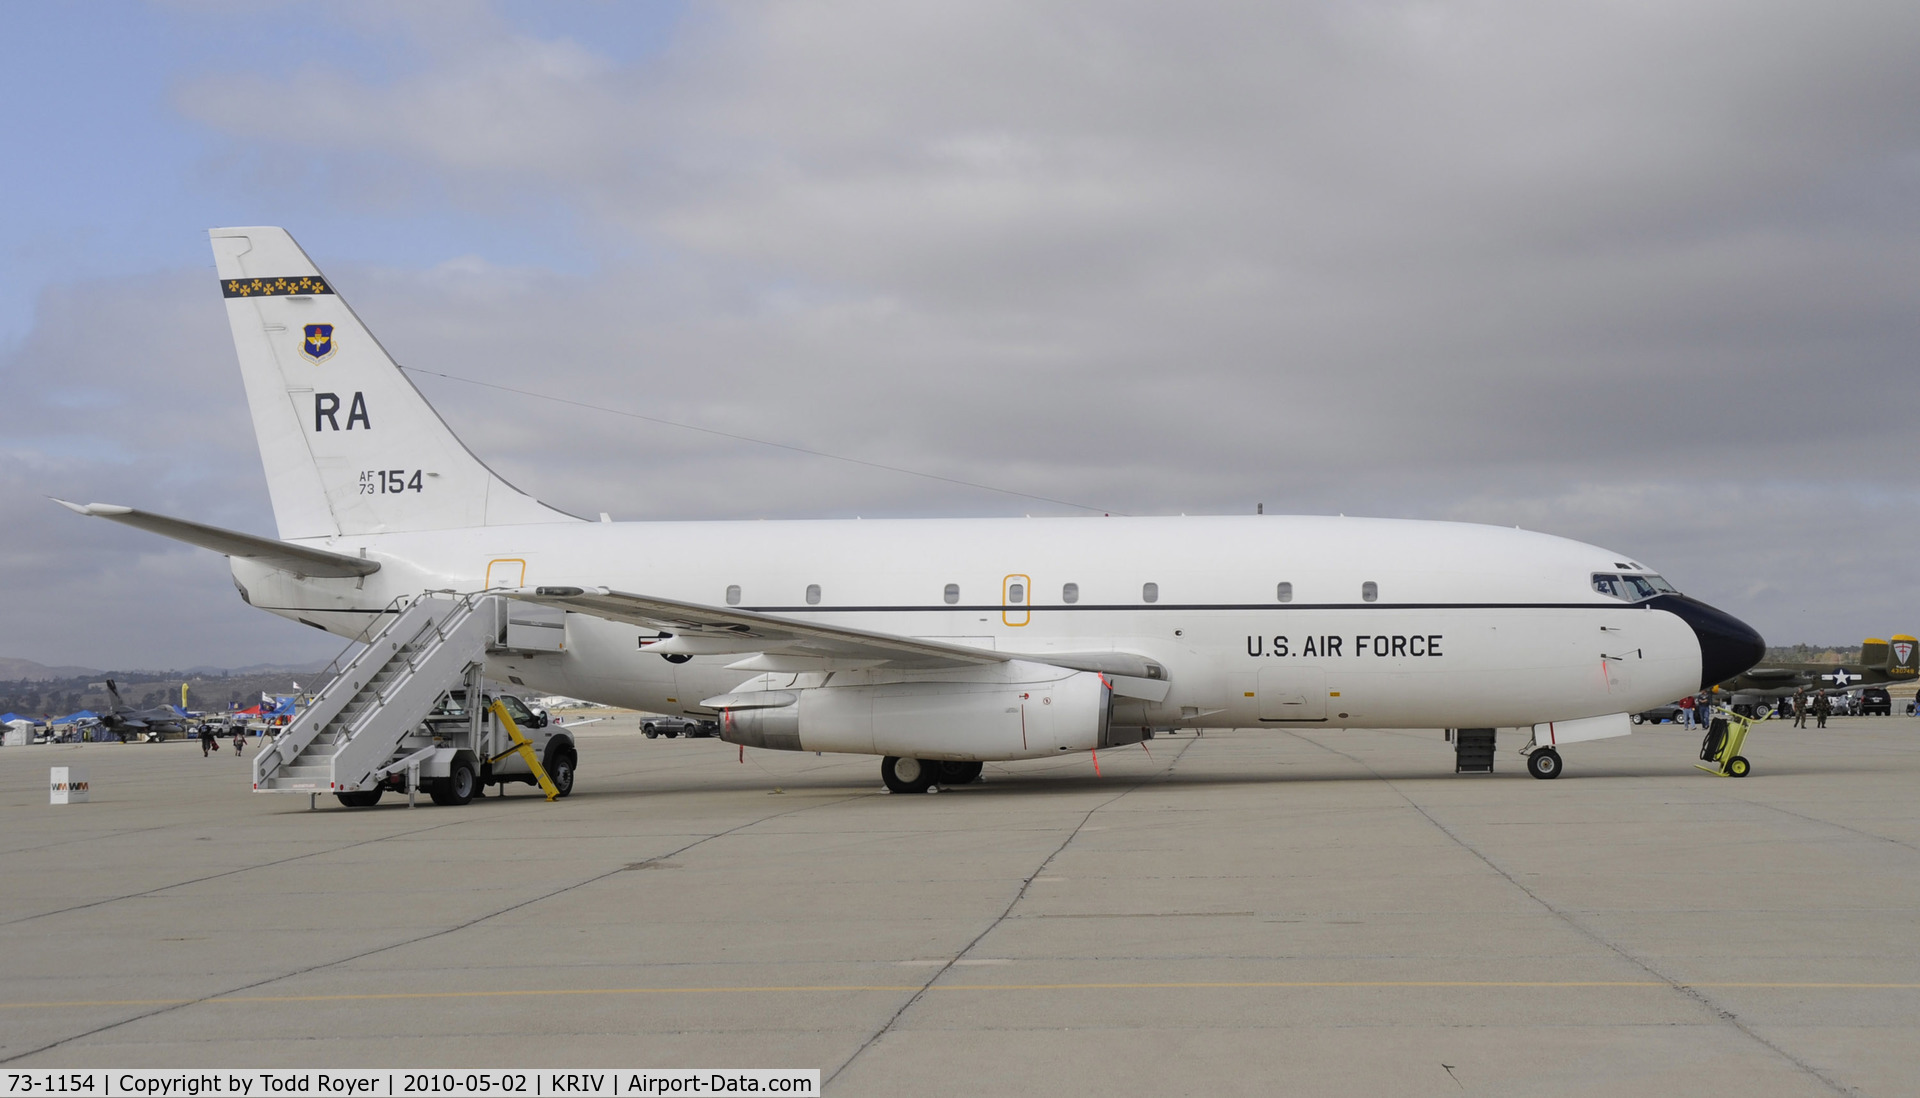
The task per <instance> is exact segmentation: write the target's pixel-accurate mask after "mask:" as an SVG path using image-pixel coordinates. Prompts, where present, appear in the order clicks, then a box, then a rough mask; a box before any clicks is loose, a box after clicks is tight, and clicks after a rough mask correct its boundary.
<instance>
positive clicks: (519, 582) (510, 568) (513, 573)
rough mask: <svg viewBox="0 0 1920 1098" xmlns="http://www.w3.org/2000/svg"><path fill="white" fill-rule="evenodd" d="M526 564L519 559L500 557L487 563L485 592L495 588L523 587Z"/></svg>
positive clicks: (524, 584) (525, 580) (525, 582)
mask: <svg viewBox="0 0 1920 1098" xmlns="http://www.w3.org/2000/svg"><path fill="white" fill-rule="evenodd" d="M526 585H527V562H526V561H524V560H522V559H520V558H519V557H500V558H498V559H496V560H490V561H488V562H487V590H489V591H491V590H492V589H494V588H495V587H525V586H526Z"/></svg>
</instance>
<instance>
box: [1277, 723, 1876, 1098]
mask: <svg viewBox="0 0 1920 1098" xmlns="http://www.w3.org/2000/svg"><path fill="white" fill-rule="evenodd" d="M1285 731H1286V733H1287V734H1288V735H1290V736H1293V737H1294V738H1296V739H1298V740H1300V741H1301V742H1303V743H1310V744H1312V745H1314V746H1315V747H1318V748H1320V749H1321V750H1323V751H1328V752H1331V753H1333V754H1335V755H1338V756H1340V757H1341V758H1343V759H1346V760H1348V761H1349V762H1352V763H1353V764H1354V765H1356V766H1358V767H1360V768H1361V769H1363V770H1365V771H1366V772H1367V773H1369V774H1372V775H1373V776H1374V778H1375V779H1376V780H1377V781H1379V782H1380V783H1381V784H1383V785H1385V786H1386V787H1387V788H1388V789H1389V790H1391V791H1392V792H1393V794H1394V795H1395V796H1397V797H1399V798H1400V799H1401V800H1402V801H1404V802H1406V804H1407V806H1408V807H1410V808H1412V809H1413V810H1414V811H1415V812H1418V813H1419V814H1420V816H1421V817H1422V818H1423V819H1425V820H1426V821H1427V822H1428V823H1429V824H1431V825H1433V826H1434V827H1435V828H1437V829H1439V831H1440V833H1441V834H1443V835H1445V836H1446V837H1447V838H1448V839H1451V840H1452V841H1453V842H1454V843H1456V844H1458V845H1459V846H1460V848H1461V849H1463V850H1465V851H1467V852H1468V853H1469V854H1472V855H1473V856H1474V857H1475V858H1478V859H1479V860H1480V862H1481V864H1483V865H1485V866H1486V867H1487V868H1488V869H1491V870H1492V871H1493V872H1495V873H1496V874H1499V876H1500V877H1501V878H1502V879H1503V880H1505V881H1506V882H1507V883H1508V884H1510V885H1512V886H1513V887H1514V888H1516V889H1519V890H1520V892H1521V893H1522V894H1523V895H1525V896H1526V897H1527V898H1528V899H1530V900H1532V901H1533V902H1534V903H1536V904H1539V905H1540V906H1541V907H1542V908H1543V909H1545V910H1546V911H1547V912H1548V913H1549V914H1551V915H1553V917H1554V918H1556V919H1559V920H1560V921H1561V922H1562V923H1564V924H1565V925H1566V926H1568V927H1570V928H1571V929H1573V930H1574V931H1576V932H1577V933H1579V934H1581V935H1582V936H1584V937H1585V938H1587V939H1588V940H1589V941H1592V942H1594V943H1596V944H1598V945H1600V946H1602V947H1604V948H1606V949H1607V950H1609V951H1611V952H1612V953H1613V954H1614V955H1616V956H1618V957H1619V958H1621V959H1622V960H1624V961H1626V962H1627V963H1629V964H1631V965H1633V966H1634V967H1635V968H1638V969H1639V970H1641V971H1642V972H1645V973H1647V974H1648V975H1649V976H1654V977H1657V978H1658V979H1660V980H1661V981H1663V982H1665V983H1666V985H1667V986H1668V987H1669V988H1671V989H1672V990H1674V991H1676V992H1678V993H1679V994H1681V995H1682V996H1685V997H1686V998H1688V999H1691V1000H1693V1001H1694V1002H1695V1003H1697V1004H1699V1005H1700V1006H1702V1007H1704V1008H1706V1009H1707V1010H1709V1011H1712V1012H1713V1013H1714V1015H1715V1016H1717V1017H1718V1018H1719V1019H1720V1020H1721V1021H1723V1022H1725V1023H1727V1024H1728V1025H1730V1026H1732V1027H1733V1028H1734V1029H1736V1030H1738V1031H1739V1032H1741V1033H1743V1034H1745V1035H1746V1036H1747V1037H1748V1038H1750V1039H1751V1040H1753V1042H1754V1043H1756V1044H1758V1045H1760V1046H1761V1047H1762V1048H1765V1049H1767V1050H1768V1051H1770V1052H1772V1053H1773V1054H1774V1055H1776V1056H1779V1057H1780V1058H1781V1059H1783V1060H1785V1061H1787V1062H1788V1063H1789V1064H1792V1065H1793V1066H1794V1067H1795V1068H1797V1069H1799V1070H1800V1072H1801V1073H1802V1074H1804V1075H1806V1076H1808V1077H1809V1078H1811V1079H1814V1080H1815V1081H1817V1082H1819V1083H1820V1084H1822V1085H1823V1086H1825V1087H1826V1088H1827V1089H1829V1090H1831V1091H1833V1092H1834V1093H1836V1094H1854V1093H1857V1092H1856V1091H1855V1090H1854V1088H1852V1087H1849V1086H1847V1085H1845V1084H1844V1083H1841V1082H1840V1081H1838V1080H1836V1079H1833V1078H1831V1077H1829V1076H1828V1075H1827V1074H1826V1073H1825V1072H1823V1071H1821V1070H1820V1069H1819V1068H1816V1067H1814V1066H1813V1065H1812V1064H1810V1063H1808V1062H1807V1061H1805V1060H1802V1059H1801V1058H1800V1057H1798V1056H1795V1055H1794V1054H1793V1053H1791V1052H1789V1051H1787V1050H1786V1049H1785V1048H1783V1047H1781V1046H1780V1045H1777V1044H1775V1043H1774V1042H1772V1041H1770V1040H1768V1039H1767V1038H1765V1037H1763V1036H1761V1035H1760V1033H1759V1032H1758V1031H1756V1030H1755V1029H1754V1028H1753V1027H1751V1026H1749V1025H1747V1024H1746V1023H1745V1022H1743V1021H1741V1020H1740V1016H1739V1015H1737V1014H1735V1013H1734V1012H1733V1011H1731V1010H1728V1009H1727V1008H1725V1007H1723V1006H1721V1005H1720V1004H1719V1003H1717V1002H1715V1001H1714V1000H1713V999H1712V998H1711V997H1709V996H1707V995H1705V994H1703V993H1702V992H1701V990H1700V988H1701V987H1702V986H1703V985H1700V984H1689V983H1687V982H1685V981H1682V980H1676V979H1674V978H1673V977H1671V976H1668V975H1667V974H1666V973H1664V972H1661V971H1660V970H1659V969H1657V968H1655V967H1654V966H1653V963H1652V962H1650V961H1647V960H1645V959H1644V958H1641V957H1638V956H1635V955H1634V954H1633V953H1632V952H1630V951H1628V950H1627V949H1626V948H1625V947H1624V946H1621V945H1619V944H1618V943H1616V942H1614V941H1613V940H1612V939H1610V938H1608V937H1606V936H1605V935H1603V934H1601V933H1600V932H1599V931H1597V930H1594V929H1593V928H1591V927H1589V926H1587V925H1586V924H1585V923H1583V922H1581V921H1580V919H1579V918H1577V917H1576V916H1575V915H1574V914H1573V913H1572V912H1569V911H1564V910H1562V909H1560V908H1558V907H1556V906H1554V905H1553V904H1552V903H1549V902H1548V901H1547V899H1546V897H1544V896H1542V895H1540V894H1539V893H1537V892H1535V891H1534V890H1533V889H1531V888H1528V887H1527V886H1526V884H1524V883H1523V882H1522V881H1521V880H1520V878H1518V877H1516V876H1514V875H1513V874H1512V873H1509V872H1508V871H1507V870H1506V868H1505V867H1503V866H1502V865H1500V864H1499V863H1498V862H1496V861H1494V860H1493V859H1492V858H1491V857H1489V856H1488V855H1487V854H1486V853H1485V852H1483V851H1482V850H1481V849H1480V848H1479V847H1477V846H1475V845H1473V844H1472V843H1471V842H1468V841H1467V840H1466V839H1465V838H1464V837H1462V836H1461V835H1460V834H1459V833H1457V832H1455V831H1454V830H1453V829H1452V828H1450V827H1448V826H1447V825H1446V824H1443V823H1441V822H1440V821H1439V819H1437V818H1436V817H1435V816H1434V815H1433V813H1431V812H1428V811H1427V809H1426V807H1425V806H1424V805H1422V804H1421V803H1420V802H1419V801H1416V800H1414V799H1413V798H1412V797H1410V796H1408V795H1407V793H1406V791H1405V790H1403V789H1401V788H1400V786H1399V785H1397V784H1396V783H1395V782H1394V781H1393V779H1391V778H1388V777H1386V776H1385V775H1383V774H1381V773H1380V772H1379V771H1377V770H1375V769H1374V768H1373V767H1371V766H1369V765H1367V763H1366V762H1365V761H1363V760H1361V759H1360V758H1358V757H1356V756H1353V755H1349V754H1347V753H1346V752H1345V751H1341V750H1340V749H1338V748H1335V747H1329V746H1327V745H1326V744H1324V743H1321V742H1320V741H1318V740H1315V739H1311V738H1309V737H1308V736H1305V735H1303V734H1301V733H1300V732H1299V731H1296V730H1293V729H1287V730H1285ZM1734 799H1735V800H1744V798H1734Z"/></svg>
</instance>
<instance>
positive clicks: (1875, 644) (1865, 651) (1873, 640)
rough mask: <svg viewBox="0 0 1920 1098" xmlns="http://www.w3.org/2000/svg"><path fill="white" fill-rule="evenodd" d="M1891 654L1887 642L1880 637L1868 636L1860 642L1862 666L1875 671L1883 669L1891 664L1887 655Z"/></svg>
mask: <svg viewBox="0 0 1920 1098" xmlns="http://www.w3.org/2000/svg"><path fill="white" fill-rule="evenodd" d="M1890 654H1891V653H1890V650H1889V649H1888V648H1887V642H1886V641H1883V640H1881V639H1880V638H1879V637H1868V638H1867V639H1866V640H1863V641H1861V642H1860V666H1862V667H1865V668H1868V669H1870V670H1874V671H1879V670H1882V669H1884V668H1886V667H1887V666H1889V665H1888V663H1887V657H1888V656H1889V655H1890Z"/></svg>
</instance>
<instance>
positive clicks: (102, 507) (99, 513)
mask: <svg viewBox="0 0 1920 1098" xmlns="http://www.w3.org/2000/svg"><path fill="white" fill-rule="evenodd" d="M47 498H48V499H50V500H53V502H55V503H57V504H59V505H60V506H62V507H65V508H66V509H67V510H69V511H72V512H73V513H74V514H76V515H92V516H94V517H95V518H106V517H108V516H110V515H131V514H133V508H131V507H122V506H120V505H119V504H117V503H73V502H70V501H68V500H64V499H61V498H59V497H58V496H48V497H47Z"/></svg>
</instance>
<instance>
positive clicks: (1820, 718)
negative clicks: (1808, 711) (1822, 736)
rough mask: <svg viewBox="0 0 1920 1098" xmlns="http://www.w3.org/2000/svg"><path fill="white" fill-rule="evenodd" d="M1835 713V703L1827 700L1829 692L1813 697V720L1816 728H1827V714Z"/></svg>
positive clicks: (1821, 692)
mask: <svg viewBox="0 0 1920 1098" xmlns="http://www.w3.org/2000/svg"><path fill="white" fill-rule="evenodd" d="M1831 712H1833V703H1832V702H1831V701H1828V700H1827V692H1826V691H1825V690H1822V691H1820V692H1819V693H1818V694H1815V695H1814V696H1813V720H1814V727H1815V728H1825V727H1826V726H1827V714H1829V713H1831Z"/></svg>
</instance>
